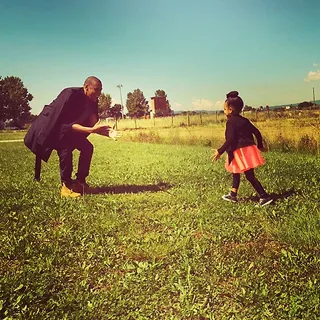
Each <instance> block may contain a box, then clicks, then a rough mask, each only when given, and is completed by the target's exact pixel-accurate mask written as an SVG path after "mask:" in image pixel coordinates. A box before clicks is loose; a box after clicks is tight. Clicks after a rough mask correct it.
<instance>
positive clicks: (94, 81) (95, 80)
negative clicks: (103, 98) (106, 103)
mask: <svg viewBox="0 0 320 320" xmlns="http://www.w3.org/2000/svg"><path fill="white" fill-rule="evenodd" d="M90 84H101V85H102V83H101V80H100V79H98V78H97V77H95V76H90V77H88V78H87V79H86V80H85V82H84V84H83V86H86V85H90Z"/></svg>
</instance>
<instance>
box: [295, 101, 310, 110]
mask: <svg viewBox="0 0 320 320" xmlns="http://www.w3.org/2000/svg"><path fill="white" fill-rule="evenodd" d="M312 105H313V103H312V102H308V101H303V102H300V103H299V104H298V109H300V110H301V109H306V108H310V107H311V106H312Z"/></svg>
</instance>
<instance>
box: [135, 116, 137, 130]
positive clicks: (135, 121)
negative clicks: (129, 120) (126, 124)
mask: <svg viewBox="0 0 320 320" xmlns="http://www.w3.org/2000/svg"><path fill="white" fill-rule="evenodd" d="M134 127H135V128H136V129H137V118H134Z"/></svg>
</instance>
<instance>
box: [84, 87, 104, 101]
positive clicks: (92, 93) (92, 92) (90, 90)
mask: <svg viewBox="0 0 320 320" xmlns="http://www.w3.org/2000/svg"><path fill="white" fill-rule="evenodd" d="M101 91H102V84H101V82H92V83H91V84H87V85H85V87H84V93H85V95H86V96H87V97H88V98H89V99H90V100H92V101H94V102H96V101H97V100H98V98H99V96H100V94H101Z"/></svg>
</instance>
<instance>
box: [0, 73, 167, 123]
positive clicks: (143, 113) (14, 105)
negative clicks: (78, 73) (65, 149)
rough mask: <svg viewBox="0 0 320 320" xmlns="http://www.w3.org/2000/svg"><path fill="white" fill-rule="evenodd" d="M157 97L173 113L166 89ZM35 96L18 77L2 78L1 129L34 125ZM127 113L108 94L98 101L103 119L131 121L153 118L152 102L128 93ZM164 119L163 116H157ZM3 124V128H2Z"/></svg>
mask: <svg viewBox="0 0 320 320" xmlns="http://www.w3.org/2000/svg"><path fill="white" fill-rule="evenodd" d="M155 97H164V98H165V99H166V100H165V101H166V106H167V108H168V110H169V112H170V113H171V106H170V102H169V100H168V99H167V94H166V93H165V91H164V90H161V89H158V90H157V91H156V92H155ZM32 100H33V95H32V94H31V93H29V91H28V89H27V88H26V87H25V86H24V84H23V81H22V80H21V79H20V78H19V77H15V76H7V77H4V78H2V77H1V76H0V129H1V126H2V127H3V126H4V123H7V124H9V126H11V127H17V128H23V127H24V126H25V124H26V123H30V122H32V121H33V120H34V119H35V118H36V117H37V116H36V115H33V114H32V113H31V107H30V102H31V101H32ZM126 108H127V110H128V112H127V114H123V106H122V105H121V104H114V105H112V98H111V96H110V94H109V93H103V92H102V93H101V95H100V97H99V100H98V112H99V116H100V117H101V118H108V117H112V118H114V119H119V118H123V117H125V116H128V117H130V118H141V117H147V116H149V115H150V111H151V110H150V106H149V101H148V100H147V99H146V98H145V96H144V94H143V92H142V91H141V90H140V89H135V90H134V91H133V92H128V94H127V100H126ZM155 116H161V113H158V114H155ZM1 124H2V125H1Z"/></svg>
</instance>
